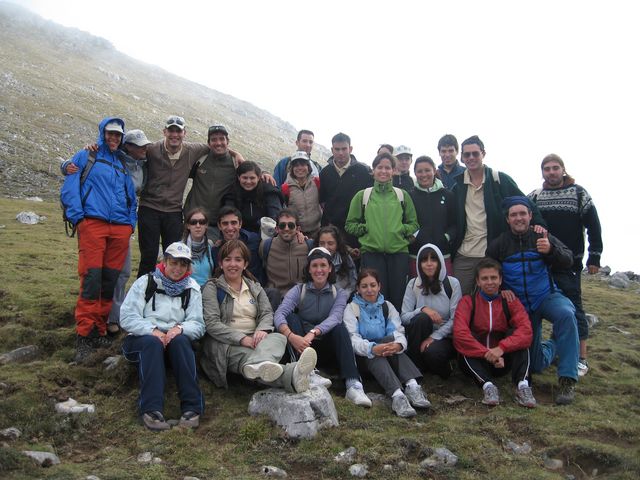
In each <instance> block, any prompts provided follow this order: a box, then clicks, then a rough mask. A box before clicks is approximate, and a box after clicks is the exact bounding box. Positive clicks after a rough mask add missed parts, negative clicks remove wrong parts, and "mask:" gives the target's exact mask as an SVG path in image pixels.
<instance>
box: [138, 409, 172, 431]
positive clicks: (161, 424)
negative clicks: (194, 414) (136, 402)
mask: <svg viewBox="0 0 640 480" xmlns="http://www.w3.org/2000/svg"><path fill="white" fill-rule="evenodd" d="M140 421H141V422H142V424H143V425H144V426H145V427H147V428H148V429H149V430H152V431H154V432H160V431H162V430H169V429H170V428H171V425H169V424H168V423H167V421H166V420H165V419H164V416H163V415H162V413H160V412H158V411H157V410H156V411H155V412H146V413H143V414H142V416H141V417H140Z"/></svg>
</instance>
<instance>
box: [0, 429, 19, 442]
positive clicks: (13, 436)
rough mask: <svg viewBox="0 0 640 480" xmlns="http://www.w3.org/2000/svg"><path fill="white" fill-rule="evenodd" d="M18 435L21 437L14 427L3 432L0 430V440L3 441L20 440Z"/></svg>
mask: <svg viewBox="0 0 640 480" xmlns="http://www.w3.org/2000/svg"><path fill="white" fill-rule="evenodd" d="M20 435H22V432H21V431H20V430H18V429H17V428H16V427H9V428H5V429H4V430H0V438H4V439H5V440H17V439H18V438H20Z"/></svg>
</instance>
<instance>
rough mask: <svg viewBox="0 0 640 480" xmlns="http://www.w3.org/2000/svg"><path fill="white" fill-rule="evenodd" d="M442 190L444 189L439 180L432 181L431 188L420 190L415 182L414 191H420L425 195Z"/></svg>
mask: <svg viewBox="0 0 640 480" xmlns="http://www.w3.org/2000/svg"><path fill="white" fill-rule="evenodd" d="M443 188H444V184H443V183H442V180H440V179H439V178H434V179H433V185H432V186H431V188H422V187H421V186H420V184H419V183H418V182H416V184H415V189H416V190H421V191H423V192H427V193H433V192H437V191H438V190H442V189H443Z"/></svg>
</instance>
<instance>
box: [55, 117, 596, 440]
mask: <svg viewBox="0 0 640 480" xmlns="http://www.w3.org/2000/svg"><path fill="white" fill-rule="evenodd" d="M163 133H164V138H163V139H161V140H159V141H157V142H155V143H151V142H149V141H148V140H147V137H146V135H145V134H144V133H143V132H142V131H140V130H129V131H126V130H125V128H124V121H123V120H122V119H119V118H115V117H109V118H106V119H104V120H103V121H102V122H101V123H100V126H99V137H98V141H97V143H96V144H95V145H93V146H90V147H88V148H87V149H85V150H83V151H80V152H78V153H77V154H76V155H75V156H74V157H73V158H72V159H71V160H69V161H67V162H65V164H63V165H62V167H61V168H62V171H63V173H64V174H65V175H67V176H66V178H65V182H64V185H63V187H62V192H61V200H62V204H63V207H64V208H65V217H66V218H67V219H68V221H69V222H70V224H71V225H72V227H73V229H74V231H77V235H78V247H79V261H78V271H79V274H80V282H81V285H80V294H79V297H78V301H77V304H76V311H75V316H76V333H77V336H76V358H75V360H76V361H77V362H78V363H82V362H84V361H86V360H87V358H89V357H90V355H91V354H92V353H93V351H94V350H96V349H97V348H100V347H102V346H105V345H108V344H109V343H110V340H111V338H112V337H111V335H113V334H115V333H117V332H118V331H119V329H120V328H122V329H123V330H125V331H126V332H127V333H128V334H129V335H127V336H126V337H125V341H124V344H123V351H124V353H125V356H126V358H128V359H129V360H131V361H133V362H136V363H137V364H138V369H139V376H140V383H141V387H140V401H139V412H140V418H141V420H142V422H143V424H144V425H146V426H147V427H148V428H150V429H152V430H163V429H167V428H170V424H169V422H167V421H166V420H165V418H164V416H163V389H164V382H165V360H166V361H167V362H168V363H170V365H171V367H172V368H173V370H174V373H175V376H176V381H177V384H178V389H179V395H180V399H181V410H182V416H181V418H180V420H179V423H181V424H183V425H185V426H190V427H195V426H197V425H198V422H199V418H200V415H201V414H202V412H203V409H204V400H203V396H202V393H201V391H200V388H199V387H198V379H197V368H196V354H195V351H194V342H195V341H196V340H199V339H200V342H199V344H200V355H199V361H200V366H201V369H202V372H204V374H205V375H206V376H207V377H208V378H209V379H210V380H211V381H213V382H214V383H215V384H216V385H217V386H219V387H226V386H227V374H228V373H233V374H237V375H240V376H243V377H244V378H246V379H249V380H255V381H258V382H260V383H262V384H265V385H270V386H276V387H280V388H284V389H285V390H287V391H290V392H304V391H306V390H307V389H309V388H310V386H311V385H314V384H320V385H330V380H329V379H327V378H325V377H322V376H320V375H318V374H317V373H316V366H317V365H320V366H323V367H326V368H328V369H334V370H337V372H338V373H339V375H340V377H341V378H342V379H344V381H345V387H346V398H347V399H348V400H349V401H351V402H353V403H355V404H357V405H362V406H370V405H371V400H370V399H369V397H368V396H367V395H366V393H365V391H364V387H363V383H362V375H363V374H370V375H372V376H373V377H374V378H375V380H376V381H377V382H378V383H379V384H380V385H381V386H382V388H383V389H384V390H385V392H386V393H387V394H388V395H389V396H390V397H391V399H392V409H393V411H394V412H395V413H396V414H397V415H399V416H402V417H410V416H414V415H416V408H428V407H429V406H430V402H429V400H428V399H427V397H426V395H425V393H424V391H423V389H422V387H421V386H420V384H419V381H420V379H421V377H422V375H423V373H424V372H427V371H429V372H432V373H434V374H437V375H439V376H440V377H442V378H447V377H449V376H450V375H451V373H452V372H453V370H454V368H455V364H456V362H455V360H456V359H457V365H458V366H459V367H460V369H461V370H462V371H463V372H464V373H466V374H468V375H469V376H470V377H471V378H472V379H473V380H474V381H475V382H476V383H477V384H478V385H479V386H480V387H481V388H482V391H483V399H482V402H483V403H485V404H487V405H497V404H498V403H499V402H500V393H499V390H498V387H497V386H496V384H495V383H494V377H495V376H496V375H500V374H504V373H506V372H507V371H509V370H510V371H511V375H512V381H513V383H514V392H515V400H516V402H517V403H518V404H519V405H522V406H524V407H528V408H533V407H535V406H536V400H535V397H534V395H533V391H532V388H531V375H532V373H536V372H540V371H542V370H543V369H545V368H546V367H548V366H549V365H550V364H551V363H552V362H556V361H557V373H558V378H559V380H558V381H559V386H558V389H557V393H556V397H555V401H556V403H558V404H568V403H571V402H572V401H573V399H574V397H575V384H576V382H577V380H578V377H579V376H582V375H584V374H586V372H587V371H588V363H587V360H586V356H587V349H586V340H587V337H588V327H587V322H586V318H585V314H584V310H583V307H582V301H581V283H580V278H581V272H582V268H583V267H582V262H583V256H584V248H585V242H584V232H585V229H586V230H587V233H588V238H589V256H588V259H587V266H588V271H589V273H596V272H597V271H598V268H599V261H600V255H601V252H602V240H601V232H600V223H599V220H598V215H597V212H596V209H595V206H594V205H593V202H592V200H591V197H590V196H589V194H588V193H587V191H586V190H585V189H584V188H583V187H581V186H579V185H577V184H576V183H575V181H574V179H573V178H572V177H571V176H569V175H568V174H567V173H566V169H565V166H564V163H563V161H562V159H561V158H560V157H559V156H557V155H555V154H551V155H548V156H547V157H545V158H544V159H543V161H542V165H541V170H542V176H543V179H544V183H543V185H542V188H540V189H538V190H536V191H534V192H532V193H531V194H530V195H529V196H525V195H524V194H523V193H522V192H521V191H520V190H519V188H518V186H517V184H516V183H515V181H514V180H513V179H512V178H511V177H509V176H508V175H507V174H505V173H504V172H499V171H497V170H493V169H491V168H489V167H488V166H486V165H485V164H484V157H485V153H486V152H485V148H484V144H483V142H482V141H481V140H480V139H479V138H478V137H477V136H473V137H470V138H468V139H466V140H465V141H464V142H462V144H461V145H460V146H459V145H458V142H457V140H456V138H455V137H454V136H453V135H445V136H443V137H442V138H441V139H440V141H439V142H438V146H437V147H438V152H439V154H440V157H441V160H442V162H441V164H440V165H437V166H436V163H435V162H434V161H433V160H432V159H431V158H430V157H428V156H420V157H418V158H416V159H415V161H413V155H412V152H411V149H410V148H408V147H406V146H403V145H401V146H399V147H396V148H395V149H394V148H393V147H392V146H391V145H387V144H383V145H381V147H380V149H379V151H378V154H377V155H376V157H375V159H374V160H373V162H372V166H371V167H369V166H368V165H366V164H363V163H361V162H359V161H358V160H357V159H356V157H355V156H354V155H353V148H352V146H351V139H350V138H349V136H348V135H346V134H344V133H338V134H337V135H335V136H334V137H333V139H332V148H331V152H332V156H331V158H329V160H328V162H327V163H328V164H327V165H326V166H324V167H322V166H321V165H320V164H319V163H318V162H316V161H314V160H312V158H311V154H312V149H313V142H314V135H313V132H311V131H310V130H301V131H300V132H299V133H298V136H297V139H296V149H297V150H296V152H295V153H294V154H293V155H292V156H290V157H285V158H283V159H281V160H280V161H279V162H278V163H277V164H276V167H275V170H274V173H273V176H271V175H269V174H266V173H263V172H262V171H261V169H260V167H259V166H258V165H257V164H256V163H254V162H251V161H245V159H244V158H243V157H242V156H241V155H240V154H239V153H238V152H235V151H232V150H230V148H229V131H228V130H227V128H226V127H225V126H223V125H213V126H211V127H210V128H209V131H208V138H207V140H208V141H207V143H206V144H204V143H203V144H197V143H187V142H185V141H184V139H185V136H186V133H187V130H186V122H185V120H184V119H183V118H182V117H179V116H170V117H169V118H168V119H167V121H166V123H165V128H164V130H163ZM459 153H460V156H461V159H462V162H460V161H458V154H459ZM463 164H464V165H463ZM412 165H413V172H414V175H415V180H414V179H413V178H412V177H411V175H410V170H411V166H412ZM189 179H192V186H191V189H190V191H189V192H188V195H187V196H186V200H185V202H184V205H183V198H184V193H185V187H186V185H187V181H188V180H189ZM136 195H139V200H138V199H137V196H136ZM136 224H137V225H138V228H139V232H138V239H139V248H140V257H141V260H140V265H139V267H138V279H137V280H136V281H135V282H134V284H133V286H132V287H131V288H130V290H129V292H128V293H127V294H126V298H125V288H124V287H125V284H126V282H127V279H128V276H129V274H130V271H131V266H130V262H131V260H130V257H131V255H130V249H129V238H130V236H131V233H132V232H133V230H134V228H135V226H136ZM274 224H275V226H274ZM160 243H161V244H162V252H164V253H163V255H162V260H161V261H160V262H157V260H156V259H157V258H158V248H159V244H160ZM123 299H124V300H123ZM543 318H544V319H547V320H548V321H550V322H551V323H552V330H553V332H552V335H551V337H550V338H549V339H546V340H543V338H542V327H541V325H542V319H543Z"/></svg>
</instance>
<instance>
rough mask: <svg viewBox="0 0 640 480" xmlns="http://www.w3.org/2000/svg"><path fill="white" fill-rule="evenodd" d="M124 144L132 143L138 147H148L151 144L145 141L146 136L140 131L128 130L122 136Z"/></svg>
mask: <svg viewBox="0 0 640 480" xmlns="http://www.w3.org/2000/svg"><path fill="white" fill-rule="evenodd" d="M124 143H133V144H134V145H137V146H138V147H144V146H145V145H149V144H150V143H151V142H150V141H149V140H148V139H147V136H146V135H145V134H144V132H143V131H142V130H129V131H128V132H127V133H125V135H124Z"/></svg>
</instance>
